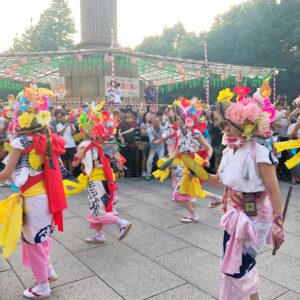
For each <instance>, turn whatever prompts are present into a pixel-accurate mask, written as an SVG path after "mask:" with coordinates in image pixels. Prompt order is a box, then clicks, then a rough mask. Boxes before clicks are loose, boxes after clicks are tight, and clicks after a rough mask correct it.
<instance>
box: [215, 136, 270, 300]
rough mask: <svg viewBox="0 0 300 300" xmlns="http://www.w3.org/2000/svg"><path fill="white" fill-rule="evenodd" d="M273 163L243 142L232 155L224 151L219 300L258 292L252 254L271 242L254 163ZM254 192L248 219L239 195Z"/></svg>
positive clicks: (233, 299) (262, 150)
mask: <svg viewBox="0 0 300 300" xmlns="http://www.w3.org/2000/svg"><path fill="white" fill-rule="evenodd" d="M259 163H266V164H270V165H271V164H274V159H273V157H272V155H271V153H270V152H269V151H268V149H267V148H266V147H264V146H261V145H259V144H257V143H255V142H254V141H251V140H249V141H247V142H246V143H245V144H244V145H243V146H242V147H241V148H240V149H237V150H236V151H235V152H234V150H233V149H230V148H226V149H225V150H224V151H223V157H222V160H221V164H220V167H219V177H220V180H221V182H222V183H223V185H224V186H225V187H226V189H225V204H224V215H223V216H222V218H221V222H220V225H221V226H222V227H223V228H224V230H225V232H224V240H223V257H222V263H221V271H222V272H223V275H222V284H221V289H220V295H219V300H243V299H249V296H250V295H252V294H255V293H257V292H258V281H259V278H258V273H257V269H256V260H255V258H256V255H257V252H258V251H259V249H260V247H261V246H262V245H263V244H264V243H265V242H268V243H270V242H271V239H270V237H271V229H272V221H273V217H272V213H273V210H272V206H271V202H270V199H269V197H268V193H267V192H266V187H265V185H264V183H263V179H262V177H261V175H260V172H259V169H258V164H259ZM244 193H256V209H257V215H256V216H254V217H252V216H251V217H249V216H247V215H246V214H245V212H244V209H243V202H242V198H243V194H244Z"/></svg>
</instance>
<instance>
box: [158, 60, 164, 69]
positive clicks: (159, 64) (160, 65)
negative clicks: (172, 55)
mask: <svg viewBox="0 0 300 300" xmlns="http://www.w3.org/2000/svg"><path fill="white" fill-rule="evenodd" d="M164 66H165V63H164V62H163V61H160V62H159V63H158V67H159V68H161V69H163V68H164Z"/></svg>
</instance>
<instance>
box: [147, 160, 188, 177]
mask: <svg viewBox="0 0 300 300" xmlns="http://www.w3.org/2000/svg"><path fill="white" fill-rule="evenodd" d="M169 159H170V157H164V158H162V159H160V160H159V161H158V162H157V166H158V167H159V168H160V167H161V166H162V165H163V164H164V163H165V162H166V161H168V160H169ZM172 165H182V166H183V162H182V160H181V159H180V158H178V157H177V158H175V159H174V160H173V161H172ZM170 174H171V167H167V168H166V169H164V170H156V171H155V172H153V173H152V175H153V177H154V178H156V179H160V181H161V182H163V181H165V180H166V179H167V178H168V177H169V176H170Z"/></svg>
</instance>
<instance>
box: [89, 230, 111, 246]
mask: <svg viewBox="0 0 300 300" xmlns="http://www.w3.org/2000/svg"><path fill="white" fill-rule="evenodd" d="M85 241H86V242H87V243H95V244H103V243H105V241H106V239H105V236H104V233H103V231H100V232H97V233H96V234H95V235H94V236H93V237H92V238H91V237H88V238H87V239H86V240H85Z"/></svg>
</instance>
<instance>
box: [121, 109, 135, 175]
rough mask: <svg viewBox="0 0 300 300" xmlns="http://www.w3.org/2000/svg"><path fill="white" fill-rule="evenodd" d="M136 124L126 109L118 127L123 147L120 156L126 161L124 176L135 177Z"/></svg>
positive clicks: (129, 110)
mask: <svg viewBox="0 0 300 300" xmlns="http://www.w3.org/2000/svg"><path fill="white" fill-rule="evenodd" d="M136 129H137V123H136V121H135V120H134V119H133V112H132V110H131V109H126V111H125V119H124V120H123V121H122V122H121V123H120V125H119V137H120V140H121V142H122V144H125V147H124V148H123V149H122V150H121V154H122V155H123V156H124V157H125V159H126V167H127V171H126V176H132V177H137V174H138V170H137V151H138V144H137V142H136Z"/></svg>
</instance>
